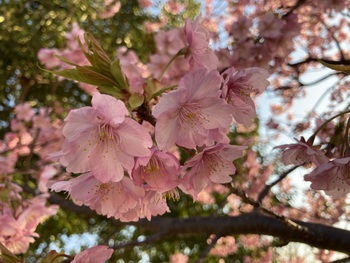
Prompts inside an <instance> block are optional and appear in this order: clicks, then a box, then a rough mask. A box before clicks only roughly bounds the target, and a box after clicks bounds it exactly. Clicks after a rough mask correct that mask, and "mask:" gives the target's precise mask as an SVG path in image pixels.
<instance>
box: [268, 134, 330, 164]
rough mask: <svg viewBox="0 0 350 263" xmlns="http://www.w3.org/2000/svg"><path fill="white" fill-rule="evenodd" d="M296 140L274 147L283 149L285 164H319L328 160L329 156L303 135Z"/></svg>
mask: <svg viewBox="0 0 350 263" xmlns="http://www.w3.org/2000/svg"><path fill="white" fill-rule="evenodd" d="M294 140H296V142H297V143H292V144H284V145H279V146H276V147H274V149H281V150H282V157H281V160H282V163H283V164H284V165H290V164H294V165H301V164H306V165H309V164H310V163H313V164H315V165H317V166H318V165H321V164H323V163H326V162H328V158H327V157H326V156H325V154H324V153H323V152H322V151H321V150H319V149H316V148H314V147H312V146H310V145H309V144H307V142H305V140H304V138H303V137H302V139H301V140H300V141H299V140H298V139H295V138H294Z"/></svg>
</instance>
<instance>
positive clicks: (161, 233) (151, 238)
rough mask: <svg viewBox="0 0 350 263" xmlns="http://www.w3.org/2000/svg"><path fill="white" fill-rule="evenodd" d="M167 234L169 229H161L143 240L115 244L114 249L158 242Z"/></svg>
mask: <svg viewBox="0 0 350 263" xmlns="http://www.w3.org/2000/svg"><path fill="white" fill-rule="evenodd" d="M167 234H168V231H167V230H162V231H159V232H157V233H155V234H154V235H151V236H149V237H147V238H146V239H145V240H142V241H137V240H133V241H130V242H126V243H124V244H118V245H115V246H114V247H113V249H121V248H125V247H134V246H143V245H147V244H150V243H154V242H157V241H159V240H161V239H162V238H163V237H164V236H166V235H167Z"/></svg>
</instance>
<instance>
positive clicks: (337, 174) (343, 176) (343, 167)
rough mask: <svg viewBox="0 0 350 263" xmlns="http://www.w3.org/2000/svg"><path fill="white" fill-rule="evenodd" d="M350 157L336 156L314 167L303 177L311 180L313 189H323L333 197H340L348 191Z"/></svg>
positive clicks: (349, 185) (349, 187) (349, 186)
mask: <svg viewBox="0 0 350 263" xmlns="http://www.w3.org/2000/svg"><path fill="white" fill-rule="evenodd" d="M349 174H350V157H344V158H336V159H334V160H333V161H330V162H328V163H323V164H321V165H320V166H318V167H316V169H315V170H313V171H312V172H311V173H309V174H307V175H305V177H304V179H305V180H306V181H310V182H311V186H310V187H311V188H312V189H314V190H324V191H325V193H326V194H327V195H330V196H332V197H334V198H339V197H342V196H344V195H346V194H348V193H349V191H350V177H349Z"/></svg>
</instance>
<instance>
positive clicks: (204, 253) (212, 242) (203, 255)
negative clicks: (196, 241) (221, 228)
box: [196, 235, 222, 263]
mask: <svg viewBox="0 0 350 263" xmlns="http://www.w3.org/2000/svg"><path fill="white" fill-rule="evenodd" d="M221 236H222V235H214V237H213V238H211V240H210V244H208V246H207V247H206V248H205V249H204V250H203V251H202V253H201V255H200V257H199V259H198V260H197V261H196V263H203V262H204V260H205V258H206V257H207V256H208V254H209V252H210V250H211V249H212V248H213V247H214V246H215V244H216V242H218V240H219V238H220V237H221Z"/></svg>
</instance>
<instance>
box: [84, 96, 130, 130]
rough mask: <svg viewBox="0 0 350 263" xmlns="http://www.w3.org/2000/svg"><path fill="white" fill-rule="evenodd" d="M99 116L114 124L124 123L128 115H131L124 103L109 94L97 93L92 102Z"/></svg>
mask: <svg viewBox="0 0 350 263" xmlns="http://www.w3.org/2000/svg"><path fill="white" fill-rule="evenodd" d="M91 104H92V106H93V108H94V109H95V110H96V112H97V115H98V117H99V118H101V119H103V120H106V122H107V123H108V124H110V125H112V126H116V125H118V124H119V123H122V122H123V121H124V119H125V116H126V115H129V112H128V110H127V109H126V107H125V105H124V103H123V102H122V101H120V100H117V99H115V98H113V97H111V96H109V95H104V94H100V93H96V94H95V95H94V96H93V97H92V102H91Z"/></svg>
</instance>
